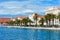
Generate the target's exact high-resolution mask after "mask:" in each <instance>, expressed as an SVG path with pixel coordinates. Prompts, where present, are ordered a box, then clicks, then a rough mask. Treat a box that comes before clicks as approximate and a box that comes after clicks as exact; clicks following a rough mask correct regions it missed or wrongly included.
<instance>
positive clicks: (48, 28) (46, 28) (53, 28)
mask: <svg viewBox="0 0 60 40" xmlns="http://www.w3.org/2000/svg"><path fill="white" fill-rule="evenodd" d="M4 27H7V28H28V29H45V30H60V28H55V27H23V26H22V27H20V26H4ZM4 27H3V28H4Z"/></svg>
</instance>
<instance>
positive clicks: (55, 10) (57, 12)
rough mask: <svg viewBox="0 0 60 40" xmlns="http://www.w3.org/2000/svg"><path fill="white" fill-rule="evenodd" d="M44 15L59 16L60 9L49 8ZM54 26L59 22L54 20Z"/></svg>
mask: <svg viewBox="0 0 60 40" xmlns="http://www.w3.org/2000/svg"><path fill="white" fill-rule="evenodd" d="M46 14H55V15H56V16H57V15H58V14H60V7H52V8H49V9H48V10H47V11H46V13H45V15H46ZM54 24H55V25H60V23H59V20H58V19H55V21H54Z"/></svg>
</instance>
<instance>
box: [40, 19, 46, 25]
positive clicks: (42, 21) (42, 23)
mask: <svg viewBox="0 0 60 40" xmlns="http://www.w3.org/2000/svg"><path fill="white" fill-rule="evenodd" d="M44 22H45V20H44V18H41V20H39V23H41V26H43V25H44Z"/></svg>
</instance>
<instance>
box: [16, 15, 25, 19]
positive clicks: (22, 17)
mask: <svg viewBox="0 0 60 40" xmlns="http://www.w3.org/2000/svg"><path fill="white" fill-rule="evenodd" d="M17 18H21V19H24V18H26V16H20V17H16V19H17Z"/></svg>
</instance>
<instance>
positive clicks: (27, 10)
mask: <svg viewBox="0 0 60 40" xmlns="http://www.w3.org/2000/svg"><path fill="white" fill-rule="evenodd" d="M22 12H23V13H26V12H34V11H33V10H29V9H26V10H24V11H22Z"/></svg>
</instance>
